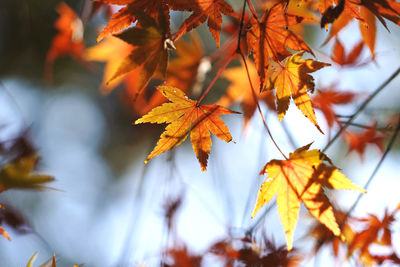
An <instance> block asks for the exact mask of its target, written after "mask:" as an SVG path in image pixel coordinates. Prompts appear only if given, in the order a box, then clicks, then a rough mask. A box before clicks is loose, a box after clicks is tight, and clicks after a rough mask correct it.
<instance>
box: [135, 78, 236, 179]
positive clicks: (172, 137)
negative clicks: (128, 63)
mask: <svg viewBox="0 0 400 267" xmlns="http://www.w3.org/2000/svg"><path fill="white" fill-rule="evenodd" d="M158 90H159V91H160V92H161V93H162V94H163V95H164V96H165V97H166V98H167V99H168V100H169V101H171V103H164V104H162V105H161V106H158V107H156V108H154V109H152V110H151V111H150V112H149V113H147V114H146V115H144V116H143V117H142V118H140V119H138V120H136V121H135V124H139V123H144V122H150V123H169V125H168V126H167V127H166V128H165V131H164V132H163V133H162V134H161V137H160V140H159V141H158V142H157V145H156V147H155V148H154V149H153V151H152V152H151V153H150V155H149V156H147V158H146V160H145V163H147V162H148V161H149V160H150V159H152V158H153V157H155V156H157V155H159V154H161V153H164V152H166V151H167V150H170V149H172V148H174V147H176V146H178V145H180V144H181V143H182V142H183V141H185V139H186V138H187V136H188V135H189V132H190V140H191V142H192V147H193V150H194V152H195V153H196V157H197V159H198V160H199V162H200V166H201V170H202V171H205V170H206V169H207V160H208V154H210V152H211V134H210V132H212V133H213V134H214V135H216V136H217V137H218V138H219V139H221V140H224V141H226V142H230V141H231V140H232V136H231V134H230V133H229V129H228V127H227V126H226V125H225V123H224V121H223V120H222V119H221V118H220V117H218V115H224V114H232V113H237V112H235V111H232V110H229V109H227V108H224V107H221V106H218V105H203V106H200V105H199V103H198V101H194V100H191V99H189V98H188V97H187V96H186V95H185V93H184V92H182V91H181V90H179V89H178V88H175V87H171V86H159V87H158Z"/></svg>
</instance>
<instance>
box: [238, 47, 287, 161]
mask: <svg viewBox="0 0 400 267" xmlns="http://www.w3.org/2000/svg"><path fill="white" fill-rule="evenodd" d="M240 56H241V57H242V60H243V63H244V66H245V68H246V73H247V78H248V80H249V83H250V88H251V93H252V95H253V100H254V102H255V103H256V105H257V109H258V113H260V116H261V119H262V122H263V124H264V127H265V129H267V132H268V135H269V137H270V138H271V140H272V142H273V143H274V145H275V147H276V148H277V149H278V151H279V152H280V153H281V154H282V156H283V157H284V158H285V160H288V158H287V157H286V156H285V154H284V153H283V152H282V150H281V149H280V147H279V146H278V144H277V143H276V142H275V139H274V137H273V136H272V134H271V131H270V130H269V127H268V125H267V123H266V121H265V118H264V115H263V113H262V111H261V107H260V104H259V103H258V99H257V95H256V92H255V90H254V87H253V83H252V82H251V78H250V73H249V68H248V67H247V62H246V58H245V57H244V55H243V53H242V51H240Z"/></svg>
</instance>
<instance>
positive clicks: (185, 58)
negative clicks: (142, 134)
mask: <svg viewBox="0 0 400 267" xmlns="http://www.w3.org/2000/svg"><path fill="white" fill-rule="evenodd" d="M190 40H191V41H190V42H186V41H183V40H178V41H177V42H176V43H175V45H176V50H175V51H176V52H177V57H176V58H174V59H173V60H171V61H170V62H169V63H168V69H167V74H166V81H165V85H168V86H172V87H177V88H180V89H181V90H182V91H183V92H185V93H186V94H188V93H189V92H191V91H192V90H196V89H199V87H201V85H202V82H203V80H204V78H205V77H204V76H205V72H204V71H203V69H202V68H203V66H201V64H203V62H204V61H203V48H202V46H201V44H200V41H199V39H198V38H197V37H196V35H193V34H192V35H191V38H190ZM205 64H207V62H205ZM139 74H140V70H139V71H132V72H130V73H129V74H128V75H126V76H125V77H126V78H125V88H126V91H125V94H124V95H123V97H122V101H123V102H124V103H125V104H126V106H128V107H129V108H131V109H133V110H134V111H135V112H136V114H139V115H144V114H146V113H148V112H149V111H150V110H151V109H153V108H155V107H157V106H159V105H161V104H162V103H164V102H165V101H166V99H165V97H164V96H163V95H162V94H161V93H160V91H158V90H155V89H154V90H153V89H152V88H151V87H150V86H148V87H147V88H146V90H145V91H142V93H140V94H139V95H138V96H137V98H136V100H135V101H132V99H133V98H135V96H136V95H137V92H138V89H139V88H138V84H137V80H138V78H139ZM149 87H150V88H149ZM200 89H201V88H200Z"/></svg>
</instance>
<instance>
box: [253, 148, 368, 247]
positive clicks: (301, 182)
mask: <svg viewBox="0 0 400 267" xmlns="http://www.w3.org/2000/svg"><path fill="white" fill-rule="evenodd" d="M310 146H311V144H309V145H306V146H304V147H301V148H299V149H297V150H296V151H295V152H294V153H290V155H289V159H286V160H271V161H270V162H268V163H267V164H266V165H265V166H264V168H263V170H262V171H261V173H263V174H264V173H265V174H268V178H267V179H266V180H265V181H264V183H263V184H262V186H261V189H260V191H259V193H258V197H257V203H256V206H255V208H254V211H253V214H252V217H254V215H255V214H256V213H257V211H258V210H259V209H260V208H261V207H262V206H263V205H264V204H265V203H266V202H268V201H270V200H271V199H272V198H273V196H274V195H275V194H276V195H277V199H276V202H277V204H278V213H279V215H280V219H281V223H282V225H283V229H284V230H285V233H286V243H287V249H288V250H291V249H292V245H293V232H294V228H295V226H296V222H297V219H298V213H299V209H300V203H301V202H303V203H304V205H305V206H306V208H307V209H308V210H309V212H310V213H311V215H313V216H314V217H315V218H316V219H317V220H318V221H319V222H321V223H322V224H324V225H325V226H326V227H327V228H328V229H330V230H331V231H332V233H333V234H334V235H336V236H339V235H340V234H341V231H340V228H339V226H338V224H337V222H336V219H335V215H334V212H333V208H332V206H331V204H330V203H329V200H328V198H327V197H326V195H325V194H324V192H323V187H327V188H330V189H352V190H357V191H360V192H363V193H364V192H365V190H364V189H362V188H360V187H358V186H356V185H355V184H353V183H352V182H351V181H350V180H349V179H348V178H347V177H346V176H345V175H344V174H342V173H341V172H340V171H339V170H338V169H337V168H336V167H334V166H332V165H328V164H327V163H329V164H331V161H330V160H329V158H328V157H327V156H326V155H325V154H324V153H322V152H321V151H319V150H317V149H314V150H310V151H309V150H308V149H309V147H310Z"/></svg>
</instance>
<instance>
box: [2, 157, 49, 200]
mask: <svg viewBox="0 0 400 267" xmlns="http://www.w3.org/2000/svg"><path fill="white" fill-rule="evenodd" d="M37 162H38V157H37V156H34V155H33V156H26V157H23V158H20V159H18V160H16V161H15V162H12V163H8V164H6V165H4V166H3V168H2V169H1V170H0V192H2V191H5V190H8V189H10V188H16V189H35V190H42V189H46V188H47V187H46V186H44V185H43V184H44V183H48V182H51V181H53V180H54V178H53V177H52V176H48V175H45V174H35V173H31V172H32V170H33V169H34V167H35V166H36V164H37Z"/></svg>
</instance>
